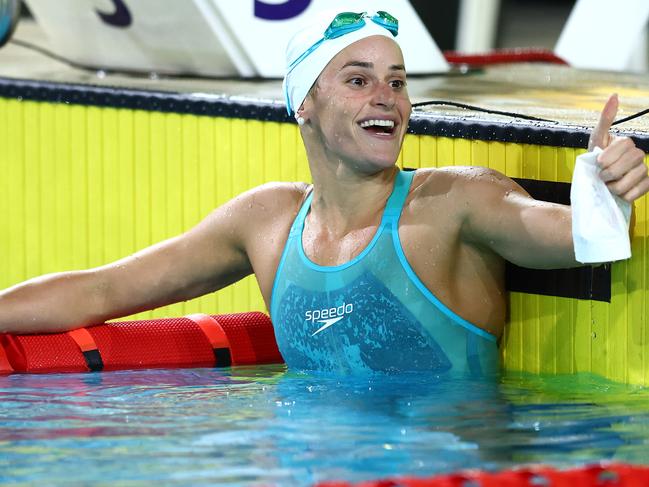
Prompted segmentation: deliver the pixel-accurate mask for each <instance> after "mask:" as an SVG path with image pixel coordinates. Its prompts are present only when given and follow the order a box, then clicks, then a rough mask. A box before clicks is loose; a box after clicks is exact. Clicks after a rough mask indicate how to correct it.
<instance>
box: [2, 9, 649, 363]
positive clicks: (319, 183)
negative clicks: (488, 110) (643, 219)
mask: <svg viewBox="0 0 649 487" xmlns="http://www.w3.org/2000/svg"><path fill="white" fill-rule="evenodd" d="M397 30H398V25H397V21H396V19H394V18H393V17H391V16H390V15H389V14H387V13H384V12H380V13H377V14H375V15H366V14H365V15H359V14H349V13H343V14H339V15H338V16H336V17H335V18H333V19H332V17H329V18H325V19H322V20H321V21H320V22H317V23H316V24H314V25H312V26H310V27H308V28H306V29H304V30H303V31H301V32H299V33H298V34H297V35H296V36H295V37H294V38H293V39H292V40H291V42H290V43H289V46H288V49H287V59H288V62H287V65H288V69H287V75H286V77H285V81H284V89H285V94H286V99H287V105H288V109H289V112H291V113H294V114H295V116H296V118H297V121H298V124H299V126H300V133H301V135H302V138H303V141H304V145H305V147H306V152H307V156H308V161H309V167H310V170H311V174H312V178H313V184H312V185H307V184H302V183H295V184H287V183H270V184H266V185H263V186H261V187H258V188H256V189H253V190H251V191H248V192H246V193H244V194H242V195H240V196H238V197H236V198H234V199H233V200H231V201H229V202H228V203H226V204H225V205H223V206H222V207H220V208H217V209H216V210H214V211H213V212H212V213H211V214H210V215H209V216H208V217H207V218H205V220H203V221H202V222H201V223H199V224H198V225H197V226H196V227H195V228H193V229H191V230H189V231H187V232H186V233H184V234H182V235H180V236H177V237H175V238H172V239H169V240H167V241H164V242H162V243H159V244H157V245H154V246H152V247H150V248H147V249H145V250H142V251H140V252H138V253H136V254H134V255H132V256H130V257H127V258H125V259H122V260H119V261H117V262H114V263H112V264H108V265H105V266H102V267H99V268H95V269H90V270H85V271H76V272H65V273H59V274H53V275H48V276H43V277H40V278H36V279H32V280H29V281H27V282H25V283H22V284H19V285H17V286H14V287H12V288H10V289H8V290H6V291H4V292H3V293H1V294H0V332H10V333H30V332H54V331H62V330H68V329H70V328H74V327H77V326H83V325H87V324H91V323H99V322H104V321H106V320H109V319H114V318H117V317H121V316H126V315H129V314H132V313H135V312H139V311H143V310H147V309H152V308H155V307H158V306H162V305H166V304H170V303H174V302H178V301H183V300H188V299H191V298H194V297H197V296H201V295H203V294H206V293H209V292H213V291H216V290H218V289H220V288H223V287H224V286H227V285H229V284H231V283H233V282H235V281H237V280H239V279H241V278H242V277H244V276H246V275H248V274H251V273H254V274H255V276H256V278H257V280H258V283H259V286H260V288H261V292H262V295H263V297H264V300H265V302H266V305H267V306H268V308H269V309H270V311H271V317H272V319H273V322H274V324H275V327H276V335H277V339H278V344H279V346H280V350H281V352H282V354H283V356H284V358H285V359H286V362H287V364H288V365H289V366H291V367H296V368H305V369H324V370H334V371H350V370H351V371H354V370H388V371H399V370H413V369H414V370H434V371H439V372H441V371H447V370H452V371H459V372H462V371H469V372H472V373H480V372H487V371H490V370H492V369H495V368H497V362H498V360H497V355H498V354H497V350H496V339H497V337H499V336H500V334H501V333H502V329H503V326H504V321H505V307H506V301H505V292H504V277H503V274H504V262H505V260H509V261H511V262H514V263H516V264H518V265H521V266H525V267H533V268H563V267H571V266H576V265H579V264H578V263H577V262H576V261H575V256H574V250H573V242H572V234H571V212H570V207H568V206H562V205H557V204H552V203H545V202H540V201H536V200H534V199H532V198H531V197H530V196H529V195H527V194H526V193H525V191H524V190H522V189H521V188H520V187H519V186H518V185H516V184H515V183H514V182H512V181H511V180H510V179H508V178H506V177H505V176H503V175H501V174H499V173H497V172H495V171H492V170H488V169H484V168H457V167H452V168H445V169H432V168H427V169H419V170H417V171H414V172H403V171H399V169H398V168H397V167H396V165H395V163H396V160H397V157H398V154H399V151H400V149H401V144H402V142H403V138H404V135H405V132H406V127H407V124H408V119H409V116H410V111H411V104H410V100H409V98H408V92H407V85H406V71H405V67H404V61H403V57H402V54H401V50H400V48H399V45H398V44H397V42H396V38H395V37H396V34H397ZM616 111H617V98H616V97H615V96H613V97H611V98H610V99H609V100H608V102H607V103H606V105H605V107H604V109H603V111H602V114H601V116H600V119H599V122H598V124H597V126H596V127H595V130H594V131H593V133H592V136H591V141H590V147H591V148H592V147H594V146H600V147H602V148H604V151H603V153H602V154H600V156H599V163H600V164H601V165H602V167H603V168H604V170H603V171H602V177H603V179H604V180H605V181H606V182H607V184H608V186H609V188H610V190H611V191H612V192H613V193H614V194H617V195H620V196H621V197H623V198H624V199H625V200H627V201H633V200H635V199H636V198H638V197H640V196H642V195H643V194H645V193H646V192H647V191H648V190H649V178H648V177H647V168H646V166H645V164H644V153H643V152H642V151H641V150H639V149H637V148H636V147H635V145H634V143H633V142H632V141H631V139H629V138H626V137H615V136H612V135H610V134H609V128H610V126H611V123H612V121H613V119H614V117H615V114H616Z"/></svg>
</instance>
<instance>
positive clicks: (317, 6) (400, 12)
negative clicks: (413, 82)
mask: <svg viewBox="0 0 649 487" xmlns="http://www.w3.org/2000/svg"><path fill="white" fill-rule="evenodd" d="M26 4H27V5H28V7H29V9H30V11H31V12H32V14H33V16H34V18H35V19H36V21H37V23H38V24H39V25H40V26H41V28H42V29H43V31H44V32H45V34H46V35H47V37H48V40H49V43H50V48H51V49H52V50H53V51H54V52H56V53H57V54H59V55H61V56H65V57H66V58H68V59H71V60H73V61H75V62H76V63H79V64H82V65H86V66H90V67H96V68H105V69H111V68H112V69H121V70H133V71H149V72H160V73H182V74H196V75H204V76H244V77H258V76H260V77H266V78H279V77H282V76H283V73H284V64H285V62H284V48H285V46H286V43H287V42H288V40H289V38H290V36H291V35H292V34H293V33H294V32H295V31H296V30H298V29H299V27H300V26H302V25H304V24H307V23H309V22H310V21H311V20H312V19H313V18H314V17H315V16H317V14H318V13H319V12H320V11H322V10H332V11H355V12H361V11H370V12H373V11H376V10H387V11H389V12H390V13H392V14H393V15H394V16H395V17H397V18H398V19H399V22H400V31H399V41H400V43H401V45H402V48H403V50H404V56H405V61H406V65H407V66H408V70H409V72H411V73H439V72H445V71H447V70H448V65H447V63H446V61H445V60H444V57H443V55H442V53H441V51H440V50H439V48H438V47H437V45H436V44H435V41H434V40H433V38H432V37H431V35H430V34H429V32H428V30H427V29H426V26H425V25H424V23H423V22H422V21H421V19H420V18H419V16H418V15H417V12H416V11H415V9H414V8H413V7H412V5H411V4H410V2H408V0H287V1H277V0H274V1H273V0H265V1H261V0H248V1H241V0H239V1H236V2H234V1H232V0H187V1H182V2H181V1H178V0H137V1H134V0H94V1H88V0H57V1H56V2H52V1H51V0H26Z"/></svg>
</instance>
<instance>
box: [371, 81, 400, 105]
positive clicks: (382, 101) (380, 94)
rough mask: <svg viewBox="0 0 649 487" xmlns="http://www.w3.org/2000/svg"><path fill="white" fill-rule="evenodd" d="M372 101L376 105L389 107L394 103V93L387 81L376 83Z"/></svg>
mask: <svg viewBox="0 0 649 487" xmlns="http://www.w3.org/2000/svg"><path fill="white" fill-rule="evenodd" d="M372 101H373V104H374V105H375V106H377V107H382V108H386V109H391V108H392V107H394V105H395V103H396V94H395V92H394V90H393V89H392V87H391V86H390V85H389V84H388V83H378V84H377V85H376V88H375V90H374V96H373V98H372Z"/></svg>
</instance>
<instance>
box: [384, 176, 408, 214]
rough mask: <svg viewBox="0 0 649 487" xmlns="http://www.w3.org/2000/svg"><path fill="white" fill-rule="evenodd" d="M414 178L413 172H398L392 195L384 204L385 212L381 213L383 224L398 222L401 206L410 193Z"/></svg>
mask: <svg viewBox="0 0 649 487" xmlns="http://www.w3.org/2000/svg"><path fill="white" fill-rule="evenodd" d="M414 176H415V171H399V172H398V173H397V176H396V178H395V180H394V188H393V189H392V194H391V195H390V197H389V198H388V201H387V203H386V204H385V211H384V213H383V223H388V222H392V221H394V220H398V219H399V216H400V215H401V210H402V209H403V204H404V203H405V201H406V198H407V197H408V193H409V192H410V184H411V183H412V179H413V177H414Z"/></svg>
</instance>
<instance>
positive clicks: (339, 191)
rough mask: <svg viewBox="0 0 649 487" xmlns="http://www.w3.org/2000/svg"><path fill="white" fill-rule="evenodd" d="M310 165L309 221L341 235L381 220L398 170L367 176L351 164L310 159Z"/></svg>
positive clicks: (388, 169) (393, 168)
mask: <svg viewBox="0 0 649 487" xmlns="http://www.w3.org/2000/svg"><path fill="white" fill-rule="evenodd" d="M309 165H310V168H311V175H312V180H313V200H312V203H311V214H310V220H311V221H312V222H313V223H316V224H317V225H319V224H320V223H322V224H323V225H325V226H326V227H327V228H329V230H330V231H332V232H335V233H337V234H340V235H342V234H345V233H348V232H349V231H352V230H354V229H358V228H362V227H366V226H368V225H371V224H373V223H375V221H376V220H377V219H380V215H381V214H382V212H383V209H384V208H385V202H386V201H387V199H388V198H389V196H390V193H391V192H392V188H393V186H394V178H395V177H396V175H397V173H398V171H399V168H398V167H396V166H391V167H388V168H386V169H383V170H380V171H378V172H372V173H368V172H363V171H360V170H358V169H357V168H355V167H354V166H353V164H352V163H349V162H345V161H340V160H338V161H336V160H333V161H332V160H329V159H326V160H322V159H312V158H311V157H309Z"/></svg>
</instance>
